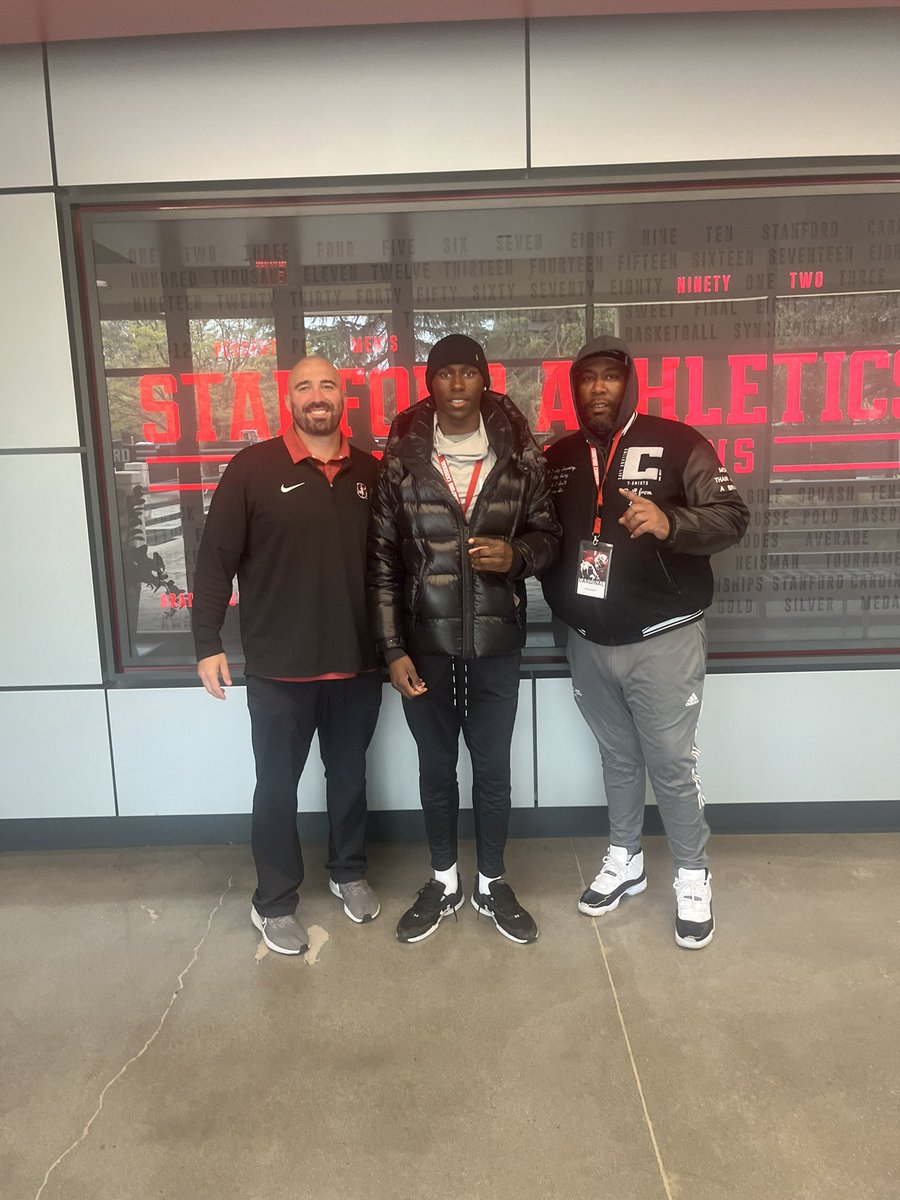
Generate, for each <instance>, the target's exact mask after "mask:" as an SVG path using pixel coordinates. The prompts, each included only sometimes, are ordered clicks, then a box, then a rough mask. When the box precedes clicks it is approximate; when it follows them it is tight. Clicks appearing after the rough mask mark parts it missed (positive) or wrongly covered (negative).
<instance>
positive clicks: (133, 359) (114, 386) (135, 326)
mask: <svg viewBox="0 0 900 1200" xmlns="http://www.w3.org/2000/svg"><path fill="white" fill-rule="evenodd" d="M100 335H101V338H102V342H103V365H104V366H105V367H106V368H107V370H120V371H121V370H129V369H130V370H135V371H137V372H139V373H143V372H145V371H168V362H169V348H168V345H167V343H166V323H165V321H101V322H100ZM106 392H107V397H108V401H109V422H110V426H111V429H112V436H113V438H115V439H117V440H123V441H127V440H128V439H129V438H133V439H134V440H135V441H140V440H141V438H142V437H143V432H142V430H143V424H144V417H143V416H142V415H141V410H140V404H139V402H138V388H137V381H136V380H135V379H127V378H126V379H122V378H117V377H116V376H112V377H110V376H107V380H106Z"/></svg>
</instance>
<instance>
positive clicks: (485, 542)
mask: <svg viewBox="0 0 900 1200" xmlns="http://www.w3.org/2000/svg"><path fill="white" fill-rule="evenodd" d="M469 560H470V561H471V563H472V568H473V570H475V571H496V572H497V574H498V575H506V574H508V573H509V570H510V568H511V567H512V565H513V548H512V546H511V545H510V544H509V542H507V541H504V539H503V538H498V537H473V538H469Z"/></svg>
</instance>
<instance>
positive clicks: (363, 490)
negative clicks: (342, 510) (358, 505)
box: [356, 483, 369, 500]
mask: <svg viewBox="0 0 900 1200" xmlns="http://www.w3.org/2000/svg"><path fill="white" fill-rule="evenodd" d="M356 494H357V496H359V498H360V500H368V498H369V489H368V488H367V487H366V485H365V484H364V483H358V484H357V485H356Z"/></svg>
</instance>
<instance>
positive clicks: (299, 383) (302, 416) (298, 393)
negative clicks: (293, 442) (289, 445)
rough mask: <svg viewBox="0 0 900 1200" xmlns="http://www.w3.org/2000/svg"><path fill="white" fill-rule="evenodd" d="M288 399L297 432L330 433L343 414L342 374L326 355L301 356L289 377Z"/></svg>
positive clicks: (315, 434)
mask: <svg viewBox="0 0 900 1200" xmlns="http://www.w3.org/2000/svg"><path fill="white" fill-rule="evenodd" d="M287 403H288V408H289V409H290V411H291V416H292V417H293V420H294V428H295V429H296V430H297V432H298V434H300V435H301V436H302V435H303V434H306V436H307V437H314V438H324V437H331V436H332V435H333V434H334V433H336V432H337V430H338V429H339V428H340V424H341V417H342V416H343V414H344V396H343V392H342V391H341V377H340V375H338V373H337V371H336V370H335V368H334V367H333V366H332V365H331V363H330V362H329V361H328V360H327V359H325V358H301V359H300V361H299V362H298V363H296V364H295V365H294V368H293V370H292V371H291V374H290V377H289V379H288V398H287Z"/></svg>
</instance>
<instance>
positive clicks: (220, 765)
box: [109, 687, 305, 817]
mask: <svg viewBox="0 0 900 1200" xmlns="http://www.w3.org/2000/svg"><path fill="white" fill-rule="evenodd" d="M227 696H228V698H227V700H225V702H224V703H222V701H221V700H214V699H213V698H212V697H211V696H209V695H207V693H206V692H205V691H204V690H203V689H202V688H201V687H192V688H141V689H135V690H133V691H129V690H125V689H122V690H119V691H117V690H115V689H113V690H112V691H110V693H109V723H110V730H111V734H112V748H113V770H114V771H115V775H116V794H117V795H118V798H119V814H120V815H121V816H123V817H134V816H157V815H161V816H172V815H173V814H188V813H196V814H202V813H243V812H249V811H250V808H251V805H252V801H253V784H254V777H253V754H252V751H251V749H250V718H249V715H248V713H247V693H246V689H245V688H242V687H234V688H229V689H228V692H227ZM304 783H305V781H304Z"/></svg>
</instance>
